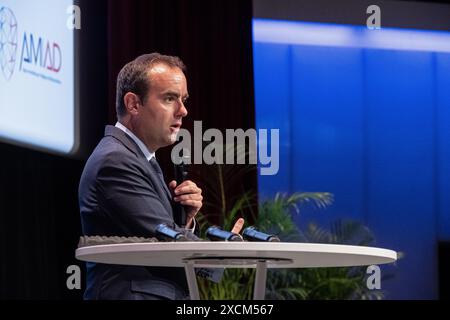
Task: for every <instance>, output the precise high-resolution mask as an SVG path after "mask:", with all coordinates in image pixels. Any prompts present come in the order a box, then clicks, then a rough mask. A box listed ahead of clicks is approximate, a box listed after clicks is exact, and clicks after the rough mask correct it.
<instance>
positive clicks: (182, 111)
mask: <svg viewBox="0 0 450 320" xmlns="http://www.w3.org/2000/svg"><path fill="white" fill-rule="evenodd" d="M187 114H188V111H187V109H186V107H185V105H184V103H183V102H182V101H181V102H180V108H179V109H178V113H177V115H178V116H181V117H186V116H187Z"/></svg>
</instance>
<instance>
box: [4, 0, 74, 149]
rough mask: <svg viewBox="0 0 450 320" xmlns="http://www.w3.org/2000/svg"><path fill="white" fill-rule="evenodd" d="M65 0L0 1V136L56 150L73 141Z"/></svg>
mask: <svg viewBox="0 0 450 320" xmlns="http://www.w3.org/2000/svg"><path fill="white" fill-rule="evenodd" d="M72 4H73V1H69V0H40V1H29V0H0V140H1V141H4V142H9V143H13V144H17V145H21V146H26V147H30V148H33V149H38V150H42V151H48V152H51V153H56V154H65V155H71V154H74V153H76V152H77V149H78V146H79V123H78V122H79V121H78V118H79V117H78V114H79V110H78V107H77V103H76V99H75V98H76V94H75V88H76V83H75V54H74V53H75V37H74V33H75V32H74V30H72V29H71V28H69V26H68V21H70V19H71V17H72V19H71V20H72V21H73V15H71V14H70V6H71V5H72Z"/></svg>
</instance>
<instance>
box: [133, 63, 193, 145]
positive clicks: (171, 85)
mask: <svg viewBox="0 0 450 320" xmlns="http://www.w3.org/2000/svg"><path fill="white" fill-rule="evenodd" d="M148 76H149V77H150V79H151V85H150V89H149V93H148V94H147V97H146V99H145V101H142V106H141V107H140V108H139V116H138V117H137V118H136V124H137V126H138V128H139V129H138V130H139V133H140V135H141V137H140V138H141V139H142V140H143V141H144V143H145V144H146V145H147V146H148V147H149V148H150V149H151V151H156V150H157V149H158V148H161V147H165V146H168V145H171V144H173V143H174V142H175V141H176V137H177V134H178V131H179V130H180V127H181V122H182V118H183V117H185V116H186V115H187V110H186V108H185V106H184V103H185V102H186V99H187V98H188V92H187V84H186V77H185V76H184V73H183V71H182V70H180V69H179V68H176V67H175V68H173V67H169V66H167V65H165V64H162V63H161V64H156V65H154V66H153V67H152V68H151V69H150V71H149V72H148Z"/></svg>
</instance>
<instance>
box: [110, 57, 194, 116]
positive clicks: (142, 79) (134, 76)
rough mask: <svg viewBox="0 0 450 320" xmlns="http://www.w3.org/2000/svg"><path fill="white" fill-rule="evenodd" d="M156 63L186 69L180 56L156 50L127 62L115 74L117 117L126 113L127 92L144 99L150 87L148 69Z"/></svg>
mask: <svg viewBox="0 0 450 320" xmlns="http://www.w3.org/2000/svg"><path fill="white" fill-rule="evenodd" d="M158 63H163V64H166V65H168V66H169V67H173V68H175V67H176V68H180V69H181V70H182V71H183V72H185V71H186V66H185V65H184V63H183V61H181V59H180V58H178V57H175V56H166V55H162V54H159V53H157V52H154V53H149V54H144V55H142V56H139V57H137V58H136V59H134V60H133V61H131V62H128V63H127V64H126V65H125V66H124V67H123V68H122V70H120V72H119V75H118V76H117V91H116V112H117V117H120V116H124V115H125V114H126V108H125V103H124V102H123V97H124V96H125V94H126V93H127V92H132V93H134V94H136V95H137V96H138V97H139V98H140V99H141V101H143V102H144V101H145V99H146V98H147V93H148V90H149V89H150V87H151V83H150V81H149V79H148V71H149V70H150V68H151V67H152V66H154V65H155V64H158Z"/></svg>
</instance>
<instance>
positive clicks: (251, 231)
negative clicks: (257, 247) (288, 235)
mask: <svg viewBox="0 0 450 320" xmlns="http://www.w3.org/2000/svg"><path fill="white" fill-rule="evenodd" d="M242 236H243V237H244V239H245V240H247V241H268V242H280V238H278V237H277V236H274V235H272V234H267V233H264V232H261V231H258V230H256V229H255V227H248V228H245V230H244V232H243V233H242Z"/></svg>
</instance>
